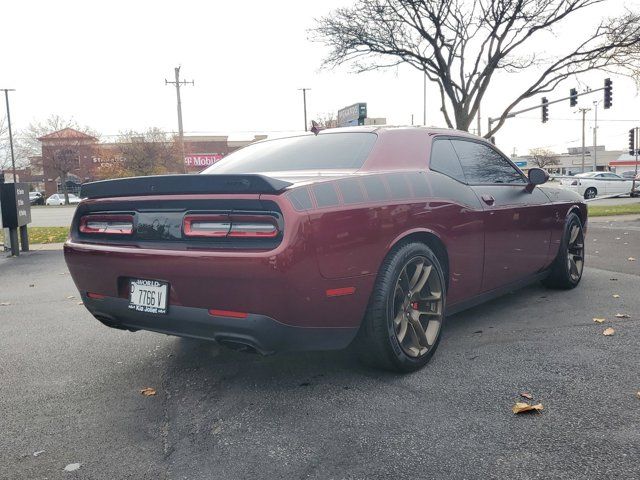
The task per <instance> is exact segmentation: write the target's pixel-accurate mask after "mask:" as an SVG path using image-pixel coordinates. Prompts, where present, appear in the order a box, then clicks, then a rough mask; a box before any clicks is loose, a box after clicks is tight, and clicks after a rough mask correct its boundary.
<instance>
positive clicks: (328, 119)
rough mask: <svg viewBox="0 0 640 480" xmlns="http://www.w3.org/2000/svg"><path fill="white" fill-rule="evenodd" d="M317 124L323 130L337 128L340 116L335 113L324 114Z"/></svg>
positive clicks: (320, 116)
mask: <svg viewBox="0 0 640 480" xmlns="http://www.w3.org/2000/svg"><path fill="white" fill-rule="evenodd" d="M316 123H317V124H318V126H319V127H320V128H322V129H325V128H336V127H337V126H338V116H337V115H336V114H335V113H333V112H328V113H324V114H322V115H319V116H318V120H316Z"/></svg>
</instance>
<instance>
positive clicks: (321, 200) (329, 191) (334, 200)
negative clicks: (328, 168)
mask: <svg viewBox="0 0 640 480" xmlns="http://www.w3.org/2000/svg"><path fill="white" fill-rule="evenodd" d="M313 194H314V195H315V196H316V202H317V203H318V208H322V207H335V206H337V205H339V204H340V202H339V201H338V194H337V193H336V189H335V188H334V187H333V183H331V182H324V183H318V184H316V185H314V186H313Z"/></svg>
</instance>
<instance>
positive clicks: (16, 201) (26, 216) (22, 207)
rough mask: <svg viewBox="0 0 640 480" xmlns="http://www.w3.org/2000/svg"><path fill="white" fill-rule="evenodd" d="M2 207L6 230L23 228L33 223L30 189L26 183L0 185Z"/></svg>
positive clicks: (0, 204) (3, 223)
mask: <svg viewBox="0 0 640 480" xmlns="http://www.w3.org/2000/svg"><path fill="white" fill-rule="evenodd" d="M0 207H2V226H3V227H4V228H17V227H23V226H25V225H26V224H28V223H31V204H30V203H29V187H28V186H27V184H26V183H5V184H1V185H0Z"/></svg>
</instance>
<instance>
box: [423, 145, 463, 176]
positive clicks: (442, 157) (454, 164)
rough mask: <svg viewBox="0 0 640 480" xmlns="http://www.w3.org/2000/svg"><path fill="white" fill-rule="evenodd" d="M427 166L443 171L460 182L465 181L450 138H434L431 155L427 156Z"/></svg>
mask: <svg viewBox="0 0 640 480" xmlns="http://www.w3.org/2000/svg"><path fill="white" fill-rule="evenodd" d="M429 168H431V170H434V171H436V172H439V173H443V174H444V175H447V176H449V177H451V178H455V179H456V180H459V181H460V182H466V179H465V178H464V173H463V171H462V165H460V160H459V159H458V155H457V154H456V151H455V150H454V149H453V145H452V144H451V140H447V139H441V140H438V139H436V140H434V141H433V145H432V146H431V157H430V158H429Z"/></svg>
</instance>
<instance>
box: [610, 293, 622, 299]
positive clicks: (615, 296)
mask: <svg viewBox="0 0 640 480" xmlns="http://www.w3.org/2000/svg"><path fill="white" fill-rule="evenodd" d="M611 296H612V297H613V298H620V295H618V294H617V293H614V294H613V295H611Z"/></svg>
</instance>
